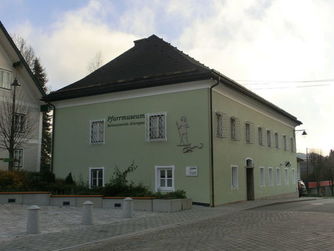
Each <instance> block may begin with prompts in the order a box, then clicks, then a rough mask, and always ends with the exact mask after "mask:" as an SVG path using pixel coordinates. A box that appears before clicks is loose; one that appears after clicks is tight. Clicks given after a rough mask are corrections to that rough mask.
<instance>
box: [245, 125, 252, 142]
mask: <svg viewBox="0 0 334 251" xmlns="http://www.w3.org/2000/svg"><path fill="white" fill-rule="evenodd" d="M250 134H251V131H250V124H249V123H246V124H245V136H246V143H251V135H250Z"/></svg>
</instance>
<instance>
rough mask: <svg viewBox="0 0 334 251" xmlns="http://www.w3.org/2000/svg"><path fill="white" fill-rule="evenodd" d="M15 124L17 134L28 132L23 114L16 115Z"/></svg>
mask: <svg viewBox="0 0 334 251" xmlns="http://www.w3.org/2000/svg"><path fill="white" fill-rule="evenodd" d="M14 124H15V131H16V132H25V130H26V116H25V114H23V113H15V115H14Z"/></svg>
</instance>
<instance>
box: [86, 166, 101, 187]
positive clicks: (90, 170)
mask: <svg viewBox="0 0 334 251" xmlns="http://www.w3.org/2000/svg"><path fill="white" fill-rule="evenodd" d="M92 170H102V185H101V186H96V187H104V167H90V168H89V173H88V179H89V180H88V182H89V188H93V187H92Z"/></svg>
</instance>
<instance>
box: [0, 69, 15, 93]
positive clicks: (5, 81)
mask: <svg viewBox="0 0 334 251" xmlns="http://www.w3.org/2000/svg"><path fill="white" fill-rule="evenodd" d="M12 82H13V77H12V73H11V72H10V71H6V70H3V69H0V88H5V89H10V85H11V84H12Z"/></svg>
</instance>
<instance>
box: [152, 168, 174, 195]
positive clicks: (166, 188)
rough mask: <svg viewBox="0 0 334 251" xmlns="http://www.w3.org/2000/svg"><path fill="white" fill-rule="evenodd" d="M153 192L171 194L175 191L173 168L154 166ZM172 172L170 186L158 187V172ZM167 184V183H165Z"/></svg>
mask: <svg viewBox="0 0 334 251" xmlns="http://www.w3.org/2000/svg"><path fill="white" fill-rule="evenodd" d="M154 168H155V191H156V192H173V191H175V166H174V165H172V166H155V167H154ZM168 169H171V170H172V186H171V187H161V186H160V170H168ZM166 184H167V182H166Z"/></svg>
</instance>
